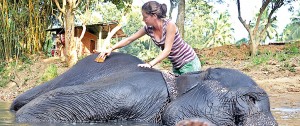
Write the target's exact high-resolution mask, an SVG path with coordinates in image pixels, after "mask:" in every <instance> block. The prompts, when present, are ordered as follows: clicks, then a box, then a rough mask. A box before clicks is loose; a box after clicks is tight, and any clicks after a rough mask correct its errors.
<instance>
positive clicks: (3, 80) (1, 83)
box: [0, 61, 9, 87]
mask: <svg viewBox="0 0 300 126" xmlns="http://www.w3.org/2000/svg"><path fill="white" fill-rule="evenodd" d="M6 66H7V63H6V62H3V61H2V62H1V63H0V75H1V76H0V87H5V86H6V84H7V83H8V82H9V76H8V72H7V70H6Z"/></svg>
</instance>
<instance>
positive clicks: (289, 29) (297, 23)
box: [282, 10, 300, 41]
mask: <svg viewBox="0 0 300 126" xmlns="http://www.w3.org/2000/svg"><path fill="white" fill-rule="evenodd" d="M299 17H300V10H297V11H295V12H294V13H293V16H292V18H291V23H290V24H288V25H287V26H286V27H285V29H284V31H283V34H282V41H289V40H300V18H299Z"/></svg>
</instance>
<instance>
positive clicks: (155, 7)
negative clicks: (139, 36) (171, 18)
mask: <svg viewBox="0 0 300 126" xmlns="http://www.w3.org/2000/svg"><path fill="white" fill-rule="evenodd" d="M142 11H144V12H145V13H146V14H149V15H154V14H156V15H157V17H158V18H165V17H167V16H166V13H167V5H166V4H160V3H158V2H156V1H149V2H147V3H145V4H144V5H143V6H142Z"/></svg>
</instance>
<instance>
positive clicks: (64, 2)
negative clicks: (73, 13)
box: [54, 0, 66, 14]
mask: <svg viewBox="0 0 300 126" xmlns="http://www.w3.org/2000/svg"><path fill="white" fill-rule="evenodd" d="M54 2H55V5H56V6H57V8H58V10H59V11H61V12H62V13H63V14H65V5H66V1H65V0H63V8H61V7H60V5H59V3H58V1H57V0H54Z"/></svg>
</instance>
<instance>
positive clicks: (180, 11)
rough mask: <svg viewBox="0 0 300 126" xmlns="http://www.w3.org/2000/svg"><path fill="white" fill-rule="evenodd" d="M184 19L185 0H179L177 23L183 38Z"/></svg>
mask: <svg viewBox="0 0 300 126" xmlns="http://www.w3.org/2000/svg"><path fill="white" fill-rule="evenodd" d="M184 19H185V0H179V5H178V15H177V20H176V24H177V27H178V30H179V33H180V35H181V37H182V38H184Z"/></svg>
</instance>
